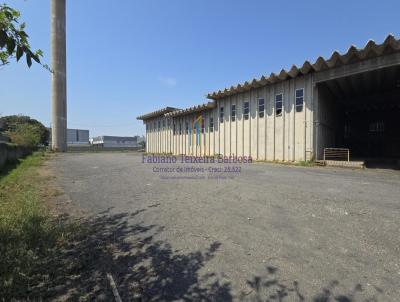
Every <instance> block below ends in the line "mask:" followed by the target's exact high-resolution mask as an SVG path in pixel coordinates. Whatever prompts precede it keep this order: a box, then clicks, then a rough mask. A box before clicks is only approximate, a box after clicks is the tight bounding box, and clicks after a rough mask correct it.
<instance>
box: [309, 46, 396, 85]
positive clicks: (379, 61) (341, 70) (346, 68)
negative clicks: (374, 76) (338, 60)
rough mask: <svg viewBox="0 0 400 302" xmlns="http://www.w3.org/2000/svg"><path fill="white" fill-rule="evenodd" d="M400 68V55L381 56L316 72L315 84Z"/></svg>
mask: <svg viewBox="0 0 400 302" xmlns="http://www.w3.org/2000/svg"><path fill="white" fill-rule="evenodd" d="M397 65H398V66H400V53H393V54H390V55H385V56H380V57H376V58H373V59H368V60H365V61H360V62H357V63H353V64H350V65H343V66H341V67H337V68H333V69H328V70H325V71H320V72H316V73H315V74H314V77H313V80H314V83H320V82H324V81H329V80H333V79H337V78H342V77H348V76H351V75H355V74H359V73H362V72H367V71H372V70H377V69H382V68H386V67H391V66H397Z"/></svg>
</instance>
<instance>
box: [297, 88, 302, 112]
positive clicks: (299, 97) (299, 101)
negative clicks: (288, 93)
mask: <svg viewBox="0 0 400 302" xmlns="http://www.w3.org/2000/svg"><path fill="white" fill-rule="evenodd" d="M295 105H296V112H302V111H303V106H304V88H300V89H296V92H295Z"/></svg>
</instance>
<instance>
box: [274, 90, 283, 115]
mask: <svg viewBox="0 0 400 302" xmlns="http://www.w3.org/2000/svg"><path fill="white" fill-rule="evenodd" d="M282 110H283V93H280V94H277V95H275V115H276V116H281V115H282Z"/></svg>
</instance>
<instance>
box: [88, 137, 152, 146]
mask: <svg viewBox="0 0 400 302" xmlns="http://www.w3.org/2000/svg"><path fill="white" fill-rule="evenodd" d="M91 140H92V141H91V143H92V145H97V146H101V147H104V148H140V147H142V145H141V142H143V141H144V137H140V136H133V137H132V136H108V135H103V136H97V137H93V138H92V139H91Z"/></svg>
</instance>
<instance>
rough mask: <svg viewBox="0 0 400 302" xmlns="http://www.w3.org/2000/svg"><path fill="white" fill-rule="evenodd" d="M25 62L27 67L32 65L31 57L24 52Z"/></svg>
mask: <svg viewBox="0 0 400 302" xmlns="http://www.w3.org/2000/svg"><path fill="white" fill-rule="evenodd" d="M26 64H28V67H31V66H32V58H31V55H30V54H29V53H26Z"/></svg>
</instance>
